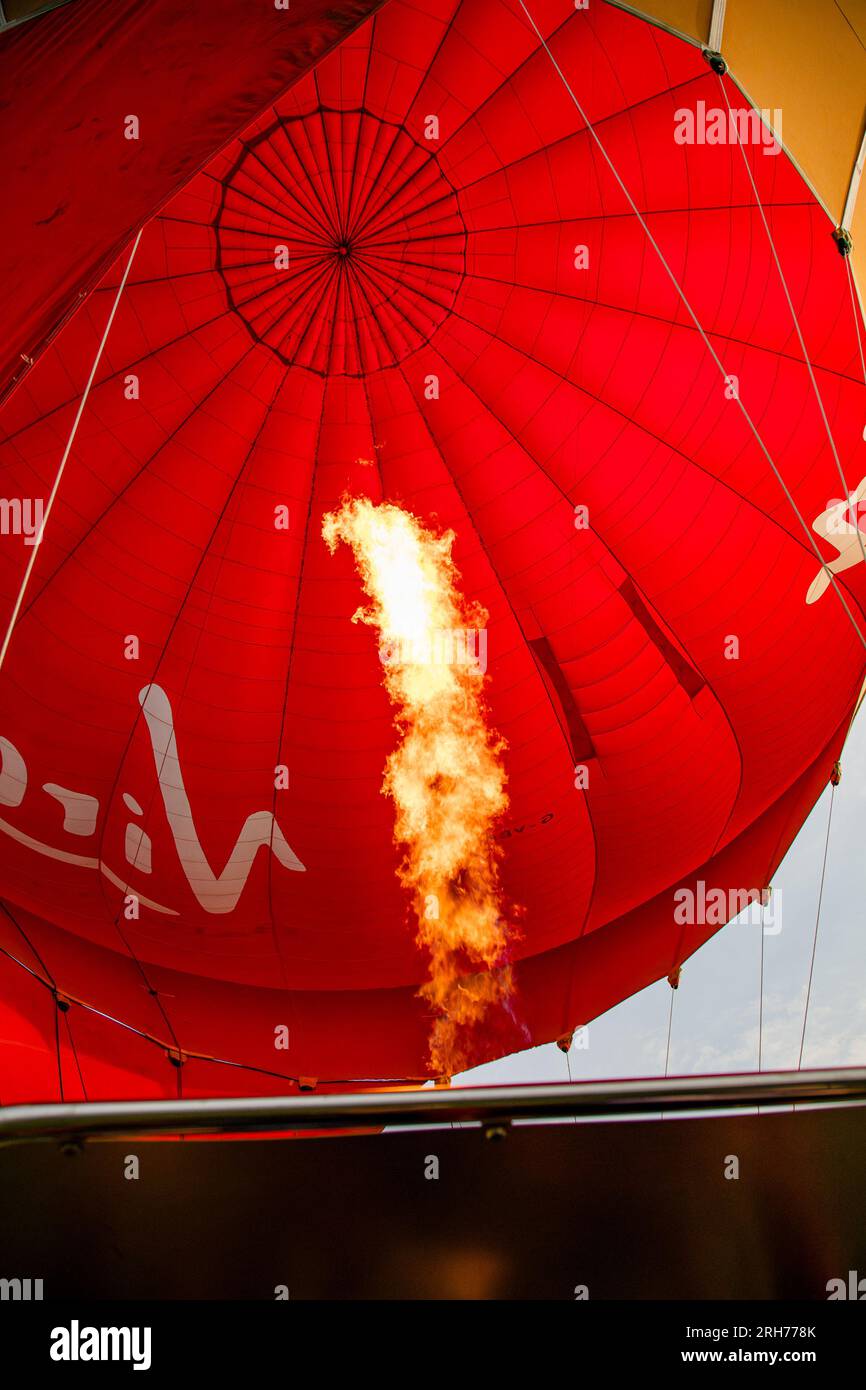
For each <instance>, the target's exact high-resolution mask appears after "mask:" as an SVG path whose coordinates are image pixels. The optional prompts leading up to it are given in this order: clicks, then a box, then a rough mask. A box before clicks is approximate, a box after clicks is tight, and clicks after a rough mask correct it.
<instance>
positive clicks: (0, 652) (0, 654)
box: [0, 228, 143, 669]
mask: <svg viewBox="0 0 866 1390" xmlns="http://www.w3.org/2000/svg"><path fill="white" fill-rule="evenodd" d="M142 231H143V228H142V229H140V230H139V232H138V235H137V236H136V238H135V241H134V242H133V244H132V250H131V251H130V253H129V260H128V261H127V263H126V269H125V270H124V272H123V276H122V278H121V281H120V284H119V285H118V287H117V294H116V295H115V296H114V303H113V304H112V306H111V313H110V314H109V315H108V322H107V323H106V325H105V331H104V333H103V335H102V341H101V343H100V344H99V347H98V348H97V351H96V356H95V357H94V359H93V366H92V367H91V369H90V376H89V377H88V379H87V385H86V386H85V388H84V394H83V395H82V397H81V400H80V402H79V404H78V410H77V412H76V415H75V419H74V420H73V422H72V429H71V430H70V431H69V438H68V439H67V441H66V448H65V449H64V450H63V457H62V459H61V460H60V467H59V468H58V470H57V477H56V478H55V479H54V486H53V487H52V489H51V494H50V496H49V498H48V503H47V505H46V507H45V511H44V512H43V515H42V520H41V521H40V523H39V529H38V531H37V532H36V535H35V537H34V541H33V546H32V549H31V552H30V560H29V561H28V564H27V568H26V570H25V571H24V578H23V579H22V581H21V588H20V589H19V590H18V597H17V599H16V600H15V607H14V608H13V610H12V616H11V618H10V619H9V624H8V626H7V628H6V635H5V637H4V638H3V645H2V647H0V669H2V667H3V662H4V661H5V660H6V653H7V651H8V650H9V643H10V642H11V640H12V632H13V629H14V627H15V624H16V623H17V621H18V615H19V613H20V612H21V605H22V604H23V602H24V595H25V593H26V592H27V585H28V584H29V583H30V576H31V575H32V573H33V567H34V565H35V564H36V556H37V555H38V553H39V547H40V545H41V544H42V537H43V536H44V535H45V527H46V525H47V524H48V518H49V517H50V515H51V509H52V507H53V506H54V501H55V498H56V497H57V491H58V488H59V487H60V479H61V478H62V477H63V473H64V470H65V468H66V463H67V460H68V458H69V455H70V452H71V450H72V445H73V443H74V442H75V436H76V434H77V432H78V426H79V424H80V422H81V417H82V415H83V414H84V407H85V406H86V404H87V397H88V396H89V395H90V388H91V386H92V385H93V380H94V377H95V376H96V371H97V368H98V367H99V363H100V360H101V358H102V353H103V350H104V348H105V344H106V342H107V340H108V334H109V331H110V329H111V325H112V324H113V322H114V316H115V314H116V313H117V306H118V304H119V303H120V296H121V295H122V294H123V290H124V286H125V285H126V281H127V278H128V276H129V272H130V270H131V268H132V262H133V260H134V258H135V253H136V251H137V250H138V243H139V242H140V241H141V232H142Z"/></svg>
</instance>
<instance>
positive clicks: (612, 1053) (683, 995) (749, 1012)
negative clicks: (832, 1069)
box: [455, 705, 866, 1085]
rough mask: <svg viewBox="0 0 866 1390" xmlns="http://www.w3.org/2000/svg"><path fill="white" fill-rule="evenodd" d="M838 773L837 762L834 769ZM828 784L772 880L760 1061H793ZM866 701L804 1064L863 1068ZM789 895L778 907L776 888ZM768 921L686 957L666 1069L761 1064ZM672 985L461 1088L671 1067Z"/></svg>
mask: <svg viewBox="0 0 866 1390" xmlns="http://www.w3.org/2000/svg"><path fill="white" fill-rule="evenodd" d="M828 771H829V769H828ZM829 806H830V787H829V785H828V786H827V788H826V789H825V791H824V793H823V794H822V796H821V798H820V800H819V801H818V803H817V804H816V806H815V808H814V810H813V811H812V814H811V815H810V817H809V819H808V820H807V821H806V823H805V825H804V826H803V828H802V830H801V831H800V834H799V835H798V836H797V838H796V840H795V841H794V843H793V845H792V846H791V848H790V850H789V851H788V854H787V856H786V858H785V859H784V861H783V862H782V864H781V865H780V867H779V869H778V871H777V873H776V876H775V878H774V879H773V894H774V904H773V913H774V915H775V916H776V918H777V920H776V923H775V928H776V930H775V933H774V934H770V933H765V935H764V988H763V1026H762V1028H761V1030H760V1036H761V1040H762V1048H761V1052H762V1070H764V1071H771V1070H779V1069H790V1068H796V1066H797V1062H798V1055H799V1051H800V1039H801V1035H802V1030H803V1017H804V1010H805V1006H806V990H807V984H808V978H809V964H810V959H811V955H812V942H813V939H814V936H815V922H816V918H817V914H818V897H819V889H820V881H821V865H822V860H823V856H824V845H825V839H826V835H827V821H828V812H829ZM864 826H866V705H864V709H863V710H862V711H861V713H860V715H859V716H858V718H857V720H856V721H855V723H854V726H853V728H852V730H851V733H850V736H849V739H848V743H847V745H846V748H845V751H844V753H843V757H842V782H841V785H840V786H839V787H837V789H836V795H835V798H834V807H833V819H832V825H831V832H830V841H829V848H828V855H827V871H826V877H825V882H824V893H823V899H822V902H821V912H820V919H819V922H818V937H817V949H816V952H815V968H814V974H813V980H812V991H811V999H810V1002H809V1010H808V1017H807V1026H806V1036H805V1046H804V1049H803V1066H804V1067H824V1066H858V1065H866V988H864V985H866V843H864V835H863V830H864ZM780 894H781V911H780V910H779V895H780ZM760 974H761V926H760V924H759V923H758V922H757V921H756V920H752V921H749V922H745V923H744V922H741V921H739V920H735V921H733V922H731V923H729V924H728V926H726V927H723V928H722V930H721V931H720V932H718V933H717V934H716V935H715V936H714V937H713V938H712V940H710V941H709V942H707V944H706V945H705V946H703V947H702V948H701V949H700V950H699V951H698V952H697V953H696V954H695V955H694V956H692V957H691V958H690V959H689V960H688V961H687V962H686V964H685V965H684V967H683V971H682V978H681V981H680V986H679V989H678V990H677V991H676V993H675V996H674V1006H673V1018H672V1021H671V1050H670V1062H669V1066H668V1074H669V1075H671V1076H675V1075H690V1074H695V1073H707V1072H727V1071H755V1070H757V1068H758V1039H759V1027H758V1020H759V1003H760V997H761V990H760ZM670 1007H671V989H670V986H669V985H668V983H667V981H666V980H661V981H659V982H657V983H656V984H654V985H650V986H649V988H647V989H645V990H642V991H641V993H640V994H637V995H634V996H633V997H632V998H631V999H627V1000H626V1001H625V1002H624V1003H622V1004H619V1005H618V1006H617V1007H616V1008H614V1009H611V1010H610V1012H609V1013H606V1014H604V1015H603V1016H602V1017H601V1018H598V1019H596V1020H595V1021H594V1022H592V1023H591V1024H590V1025H589V1027H588V1030H587V1037H586V1041H587V1044H588V1045H587V1046H586V1047H585V1048H583V1049H578V1048H577V1047H572V1049H571V1052H570V1054H569V1056H568V1057H567V1058H566V1056H565V1054H564V1053H562V1052H560V1051H559V1049H558V1048H557V1047H556V1045H555V1044H554V1043H550V1044H548V1045H546V1046H544V1047H536V1048H531V1049H529V1050H528V1051H526V1052H522V1053H519V1054H517V1055H515V1056H511V1057H505V1058H502V1059H501V1060H500V1061H498V1062H491V1063H489V1064H487V1065H486V1066H483V1067H476V1068H474V1069H473V1070H472V1071H470V1072H464V1073H463V1074H462V1075H461V1076H460V1077H459V1078H455V1084H456V1085H506V1084H510V1083H515V1082H529V1081H567V1080H568V1079H569V1065H570V1068H571V1073H570V1074H571V1078H572V1080H575V1081H579V1080H585V1081H589V1080H596V1079H600V1078H605V1077H625V1076H659V1075H663V1074H664V1071H665V1051H666V1046H667V1034H668V1022H669V1018H670Z"/></svg>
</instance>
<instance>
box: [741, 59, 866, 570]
mask: <svg viewBox="0 0 866 1390" xmlns="http://www.w3.org/2000/svg"><path fill="white" fill-rule="evenodd" d="M719 87H720V88H721V91H722V96H723V97H724V98H725V105H726V106H727V108H728V115H729V116H731V117H733V111H732V109H731V102H730V98H729V96H728V91H727V88H726V86H725V84H724V82H723V80H722V78H721V77H720V78H719ZM731 127H732V128H733V130H734V138H735V139H736V142H737V148H738V149H739V151H740V154H741V155H742V156H743V164H744V165H745V169H746V173H747V175H748V177H749V183H750V184H751V185H752V192H753V193H754V195H755V202H756V204H757V207H758V211H759V213H760V214H761V221H762V222H763V224H764V231H765V232H766V233H767V241H768V242H769V246H770V250H771V252H772V254H773V260H774V261H775V263H776V269H777V270H778V272H779V279H780V281H781V283H782V289H783V290H784V292H785V299H786V300H787V301H788V308H789V309H790V311H791V319H792V321H793V324H794V328H795V330H796V333H797V338H798V340H799V343H800V350H801V352H802V354H803V361H804V362H805V363H806V369H807V371H808V373H809V380H810V381H811V383H812V390H813V391H814V392H815V399H816V400H817V402H818V409H819V410H820V412H821V419H822V420H823V422H824V429H825V430H826V432H827V439H828V440H829V443H830V449H831V451H832V454H833V458H834V459H835V461H836V468H837V471H838V473H839V479H840V481H841V483H842V488H843V491H844V495H845V497H846V498H848V497H850V495H851V493H850V489H849V487H848V483H847V480H846V478H845V473H844V471H843V468H842V460H841V459H840V457H839V450H838V449H837V448H836V441H835V439H834V438H833V431H832V430H831V428H830V421H829V419H828V418H827V412H826V410H825V409H824V400H823V397H822V395H821V391H820V388H819V386H818V380H817V377H816V376H815V371H814V368H813V366H812V360H811V358H810V357H809V353H808V351H807V349H806V340H805V338H804V337H803V330H802V329H801V327H800V320H799V319H798V317H797V311H796V309H795V308H794V301H793V299H792V298H791V292H790V290H789V289H788V282H787V280H786V279H785V272H784V271H783V269H782V262H781V261H780V260H779V253H778V251H777V250H776V243H775V242H774V240H773V234H772V232H771V231H770V224H769V222H768V221H767V214H766V212H765V211H764V206H763V204H762V202H761V198H760V194H759V193H758V186H757V184H756V183H755V176H754V174H753V173H752V168H751V165H750V164H749V161H748V158H747V156H746V151H745V150H744V148H743V142H742V140H741V139H740V131H739V127H738V125H737V122H736V121H734V120H733V119H732V120H731V121H730V122H729V128H731ZM845 259H846V260H847V257H846V258H845ZM854 529H855V531H856V532H857V539H858V541H859V543H860V554H861V555H862V556H863V563H864V565H866V546H864V544H863V533H862V531H861V530H860V527H859V526H858V525H857V523H856V521H855V523H854Z"/></svg>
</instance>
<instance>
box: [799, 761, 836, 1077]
mask: <svg viewBox="0 0 866 1390" xmlns="http://www.w3.org/2000/svg"><path fill="white" fill-rule="evenodd" d="M835 798H836V788H835V787H834V786H832V785H831V787H830V809H829V811H828V813H827V834H826V837H825V839H824V859H823V862H822V864H821V886H820V888H819V889H818V910H817V912H816V913H815V932H814V935H813V937H812V959H811V961H810V962H809V983H808V984H807V986H806V1007H805V1009H804V1010H803V1031H802V1033H801V1034H800V1054H799V1056H798V1058H797V1071H800V1070H802V1066H803V1048H804V1047H805V1045H806V1023H807V1020H808V1018H809V1004H810V1002H811V999H812V976H813V975H814V973H815V954H816V952H817V949H818V927H819V926H820V923H821V904H822V903H823V901H824V879H825V877H826V874H827V855H828V853H829V850H830V830H831V827H832V825H833V803H834V801H835Z"/></svg>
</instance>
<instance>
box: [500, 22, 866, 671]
mask: <svg viewBox="0 0 866 1390" xmlns="http://www.w3.org/2000/svg"><path fill="white" fill-rule="evenodd" d="M519 3H520V8H521V9H522V10H523V13H524V14H525V15H526V18H527V19H528V20H529V23H530V24H531V25H532V28H533V30H534V31H535V34H536V36H537V38H538V42H539V43H540V44H541V46H542V48H543V49H544V51H545V53H546V54H547V56H548V58H549V59H550V61H551V63H552V65H553V67H554V69H555V71H556V73H557V74H558V76H559V79H560V81H561V82H562V85H563V86H564V88H565V90H566V91H567V93H568V95H569V97H570V98H571V101H572V102H573V104H574V107H575V109H576V110H577V113H578V115H579V116H580V118H581V120H582V121H583V123H584V125H585V126H586V129H587V131H588V132H589V134H590V136H591V137H592V139H593V140H594V141H595V144H596V146H597V147H598V150H599V153H600V154H601V156H602V158H603V159H604V161H605V163H606V164H607V166H608V168H609V169H610V171H611V174H612V175H613V177H614V179H615V180H616V182H617V184H618V185H619V187H620V189H621V190H622V192H623V194H624V196H625V198H626V201H627V202H628V204H629V206H630V208H631V210H632V212H633V213H634V215H635V217H636V218H637V220H638V222H639V223H640V225H641V227H642V229H643V232H644V235H645V236H646V238H647V241H648V242H649V244H650V246H651V247H652V248H653V251H654V252H655V254H656V256H657V257H658V259H659V263H660V264H661V266H662V268H663V270H664V271H665V274H666V275H667V277H668V279H669V280H670V282H671V284H672V285H673V287H674V289H675V291H676V293H677V294H678V296H679V298H680V300H681V302H682V304H683V307H684V308H685V310H686V312H687V314H688V316H689V318H690V319H691V321H692V323H693V324H694V326H695V328H696V329H697V331H698V333H699V334H700V336H701V338H702V339H703V341H704V345H705V347H706V349H707V351H708V352H709V354H710V356H711V357H712V359H713V361H714V362H715V364H716V366H717V367H718V369H719V371H720V372H721V375H722V378H723V379H724V380H727V377H728V373H727V372H726V371H725V366H724V363H723V362H722V360H721V358H720V357H719V355H718V353H717V352H716V350H715V348H714V347H713V345H712V343H711V342H710V340H709V337H708V336H707V333H706V331H705V330H704V327H703V325H702V324H701V322H700V320H699V319H698V316H697V314H696V313H695V311H694V309H693V308H692V306H691V303H690V302H689V300H688V298H687V296H686V293H685V291H684V290H683V288H682V286H681V285H680V283H679V281H678V280H677V277H676V276H675V274H674V272H673V271H672V270H671V267H670V265H669V264H668V262H667V259H666V257H665V255H664V252H663V251H662V249H661V247H660V246H659V244H658V242H657V241H656V239H655V237H654V236H653V234H652V232H651V231H650V229H649V227H648V225H647V222H646V219H645V218H644V216H643V214H642V213H641V211H640V209H639V208H638V206H637V203H636V202H635V200H634V198H633V197H632V195H631V193H630V192H629V190H628V188H627V187H626V185H625V183H624V182H623V179H622V178H621V176H620V174H619V171H618V169H617V168H616V166H615V164H614V163H613V160H612V159H611V157H610V155H609V154H608V152H607V150H606V149H605V147H604V144H603V143H602V141H601V139H600V137H599V136H598V134H597V133H596V131H595V129H594V128H593V125H592V122H591V121H590V120H589V118H588V116H587V114H586V112H585V111H584V109H583V107H582V106H581V104H580V102H579V101H578V99H577V97H576V96H575V94H574V91H573V90H572V88H571V86H570V84H569V82H568V79H567V78H566V76H565V74H564V72H563V71H562V68H561V67H560V66H559V64H558V62H557V61H556V59H555V57H554V56H553V54H552V52H551V51H550V48H549V46H548V44H547V42H546V40H545V38H544V35H543V34H542V32H541V30H540V29H539V27H538V25H537V24H536V22H535V20H534V19H533V17H532V15H531V14H530V13H529V10H528V9H527V7H526V4H525V3H524V0H519ZM734 399H735V400H736V403H737V405H738V406H739V408H740V411H741V413H742V415H743V418H744V420H745V421H746V424H747V425H748V427H749V430H750V431H751V433H752V435H753V436H754V439H755V442H756V444H757V445H758V448H759V449H760V450H761V453H762V454H763V455H764V458H765V459H766V460H767V463H768V464H769V465H770V468H771V469H772V471H773V473H774V475H775V477H776V480H777V482H778V483H779V486H780V487H781V489H782V491H783V492H784V494H785V497H786V498H787V499H788V502H789V503H790V505H791V507H792V508H793V511H794V513H795V514H796V517H797V520H798V521H799V523H800V525H801V527H802V529H803V534H804V535H805V537H806V539H807V541H808V542H809V545H810V546H811V547H812V550H813V551H814V553H815V557H816V559H817V561H818V564H819V566H820V567H821V569H822V570H824V571H825V572H826V574H827V576H828V578H829V581H830V583H831V584H832V585H833V588H834V590H835V592H836V594H837V596H838V599H839V602H840V603H841V604H842V607H843V608H844V610H845V612H846V614H847V616H848V621H849V622H850V624H851V626H852V628H853V629H854V631H855V633H856V634H857V637H858V639H859V641H860V644H861V646H862V647H863V648H864V650H866V636H864V634H863V632H862V630H861V628H860V626H859V625H858V623H857V621H856V620H855V618H854V614H853V613H852V612H851V609H850V608H849V606H848V603H847V600H846V598H845V595H844V593H843V592H842V589H841V587H840V586H839V584H838V583H837V580H836V576H835V574H834V573H833V571H832V570H831V569H830V567H829V565H828V564H827V562H826V561H825V559H824V557H823V555H822V554H821V551H820V549H819V548H818V542H817V541H816V540H815V538H814V536H813V535H812V532H811V530H810V528H809V525H808V523H807V522H806V520H805V518H804V517H803V516H802V514H801V512H800V509H799V507H798V506H797V503H796V501H795V499H794V497H793V495H792V493H791V491H790V489H789V487H788V485H787V483H786V482H785V480H784V478H783V477H782V475H781V473H780V472H779V470H778V468H777V467H776V464H775V463H774V462H773V459H772V457H771V455H770V451H769V450H768V448H767V446H766V444H765V443H764V441H763V439H762V438H761V436H760V433H759V432H758V428H757V426H756V424H755V422H754V421H753V419H752V417H751V415H750V414H749V412H748V410H747V409H746V407H745V405H744V404H743V402H742V400H741V399H740V396H739V393H737V395H736V396H735V398H734Z"/></svg>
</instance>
